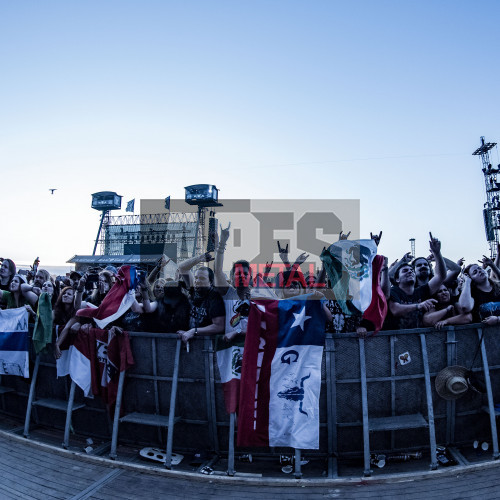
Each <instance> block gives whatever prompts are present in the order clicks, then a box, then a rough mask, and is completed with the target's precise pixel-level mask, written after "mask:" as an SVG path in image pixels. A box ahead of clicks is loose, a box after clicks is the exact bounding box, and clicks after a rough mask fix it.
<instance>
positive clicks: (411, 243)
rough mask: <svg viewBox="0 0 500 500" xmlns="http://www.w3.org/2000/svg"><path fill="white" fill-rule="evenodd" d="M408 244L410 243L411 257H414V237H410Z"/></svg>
mask: <svg viewBox="0 0 500 500" xmlns="http://www.w3.org/2000/svg"><path fill="white" fill-rule="evenodd" d="M410 245H411V257H412V259H414V258H415V238H410Z"/></svg>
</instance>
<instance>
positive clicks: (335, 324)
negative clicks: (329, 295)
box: [326, 299, 362, 333]
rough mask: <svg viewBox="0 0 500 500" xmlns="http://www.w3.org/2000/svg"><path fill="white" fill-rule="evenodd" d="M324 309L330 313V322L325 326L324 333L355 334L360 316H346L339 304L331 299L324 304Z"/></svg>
mask: <svg viewBox="0 0 500 500" xmlns="http://www.w3.org/2000/svg"><path fill="white" fill-rule="evenodd" d="M326 307H328V309H329V310H330V312H331V313H332V321H329V322H328V323H327V325H326V331H327V332H331V333H350V332H355V331H356V328H357V327H358V326H361V319H362V315H361V314H352V315H350V314H346V313H345V312H344V311H343V310H342V307H340V304H339V303H338V302H337V301H336V300H333V299H330V300H328V301H327V302H326Z"/></svg>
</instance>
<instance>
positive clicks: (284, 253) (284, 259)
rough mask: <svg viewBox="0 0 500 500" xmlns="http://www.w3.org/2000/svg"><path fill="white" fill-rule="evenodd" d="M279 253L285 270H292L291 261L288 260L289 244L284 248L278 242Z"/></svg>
mask: <svg viewBox="0 0 500 500" xmlns="http://www.w3.org/2000/svg"><path fill="white" fill-rule="evenodd" d="M278 253H279V255H280V259H281V261H282V262H283V264H285V268H286V269H290V261H289V260H288V243H287V244H286V247H282V246H281V245H280V242H279V241H278Z"/></svg>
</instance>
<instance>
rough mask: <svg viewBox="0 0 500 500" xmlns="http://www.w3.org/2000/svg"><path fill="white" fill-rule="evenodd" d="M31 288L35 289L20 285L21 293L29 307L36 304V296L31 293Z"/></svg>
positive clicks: (23, 284)
mask: <svg viewBox="0 0 500 500" xmlns="http://www.w3.org/2000/svg"><path fill="white" fill-rule="evenodd" d="M33 288H35V287H33V286H32V285H27V284H26V283H22V284H21V293H22V294H23V296H24V298H25V299H26V300H27V301H28V303H29V305H30V306H31V307H35V305H36V303H37V302H38V295H37V294H36V293H35V292H34V291H33ZM37 290H38V289H37Z"/></svg>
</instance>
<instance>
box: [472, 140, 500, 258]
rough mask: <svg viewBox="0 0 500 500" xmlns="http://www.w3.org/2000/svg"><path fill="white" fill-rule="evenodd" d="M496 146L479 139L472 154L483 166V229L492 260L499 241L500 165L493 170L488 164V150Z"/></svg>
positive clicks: (493, 143) (494, 143)
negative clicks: (478, 157)
mask: <svg viewBox="0 0 500 500" xmlns="http://www.w3.org/2000/svg"><path fill="white" fill-rule="evenodd" d="M496 145H497V144H496V142H484V137H481V146H480V147H479V148H477V149H476V150H475V151H474V153H472V154H473V155H475V156H480V157H481V163H482V164H483V174H484V183H485V186H486V203H485V204H484V208H483V218H484V229H485V231H486V239H487V240H488V244H489V245H490V254H491V258H492V259H494V258H495V257H496V255H497V245H498V242H499V241H500V202H499V193H500V183H498V182H497V174H498V172H500V165H497V166H496V168H495V167H492V165H491V163H490V149H492V148H494V147H495V146H496Z"/></svg>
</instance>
